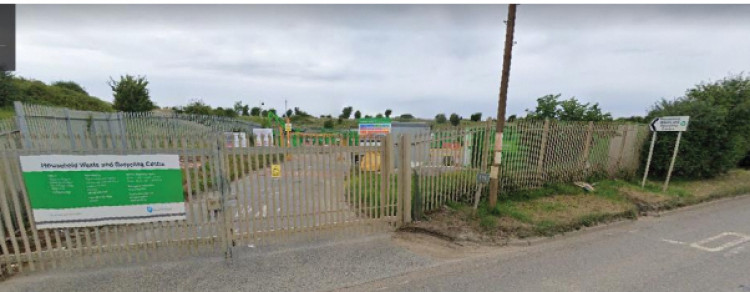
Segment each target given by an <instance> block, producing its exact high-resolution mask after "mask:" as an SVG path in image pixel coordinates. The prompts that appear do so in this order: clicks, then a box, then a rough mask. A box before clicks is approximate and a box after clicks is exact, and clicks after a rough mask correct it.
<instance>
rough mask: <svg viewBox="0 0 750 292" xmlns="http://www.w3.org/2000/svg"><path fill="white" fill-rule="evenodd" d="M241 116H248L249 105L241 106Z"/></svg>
mask: <svg viewBox="0 0 750 292" xmlns="http://www.w3.org/2000/svg"><path fill="white" fill-rule="evenodd" d="M242 115H243V116H249V115H250V106H249V105H243V106H242Z"/></svg>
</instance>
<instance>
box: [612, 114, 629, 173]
mask: <svg viewBox="0 0 750 292" xmlns="http://www.w3.org/2000/svg"><path fill="white" fill-rule="evenodd" d="M622 127H623V128H622V144H620V155H619V157H617V165H616V166H615V172H614V173H615V174H617V172H619V171H620V168H621V166H622V159H623V158H624V156H625V145H627V143H628V132H630V127H629V126H628V125H623V126H622Z"/></svg>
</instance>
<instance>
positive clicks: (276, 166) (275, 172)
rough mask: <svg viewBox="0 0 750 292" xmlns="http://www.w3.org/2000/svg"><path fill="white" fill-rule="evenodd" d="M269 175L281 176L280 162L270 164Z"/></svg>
mask: <svg viewBox="0 0 750 292" xmlns="http://www.w3.org/2000/svg"><path fill="white" fill-rule="evenodd" d="M271 177H281V164H272V165H271Z"/></svg>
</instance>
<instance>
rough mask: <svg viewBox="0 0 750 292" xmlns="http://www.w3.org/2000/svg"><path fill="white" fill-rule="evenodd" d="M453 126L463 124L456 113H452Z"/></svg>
mask: <svg viewBox="0 0 750 292" xmlns="http://www.w3.org/2000/svg"><path fill="white" fill-rule="evenodd" d="M450 121H451V125H453V126H458V125H459V124H460V123H461V117H460V116H458V114H456V113H452V114H451V117H450Z"/></svg>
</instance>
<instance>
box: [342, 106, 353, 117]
mask: <svg viewBox="0 0 750 292" xmlns="http://www.w3.org/2000/svg"><path fill="white" fill-rule="evenodd" d="M352 110H354V108H352V107H351V106H347V107H345V108H344V109H343V110H341V115H339V118H342V119H349V117H351V116H352Z"/></svg>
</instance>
